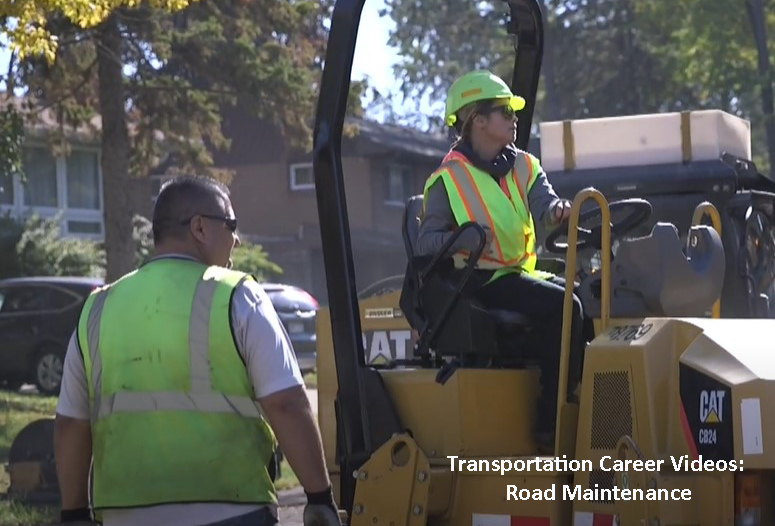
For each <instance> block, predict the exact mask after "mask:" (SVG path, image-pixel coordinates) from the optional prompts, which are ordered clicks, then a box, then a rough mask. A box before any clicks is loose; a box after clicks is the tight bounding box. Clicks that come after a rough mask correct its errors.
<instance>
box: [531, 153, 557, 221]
mask: <svg viewBox="0 0 775 526" xmlns="http://www.w3.org/2000/svg"><path fill="white" fill-rule="evenodd" d="M531 157H532V156H531ZM531 160H532V161H533V166H534V168H535V169H536V170H537V176H536V181H535V182H534V183H533V186H532V187H531V188H530V192H529V193H528V195H527V201H528V206H529V208H530V215H532V216H533V221H535V222H536V223H538V222H542V223H543V224H544V226H545V227H549V226H553V225H554V220H553V219H552V217H551V215H550V214H548V213H547V212H548V211H549V208H550V207H551V206H552V205H553V204H554V202H555V201H557V200H558V199H559V198H560V197H559V196H558V195H557V192H555V191H554V188H553V187H552V184H551V183H550V182H549V179H548V178H547V177H546V173H545V172H544V170H543V168H542V167H541V164H540V163H539V162H538V159H536V158H535V157H533V158H532V159H531Z"/></svg>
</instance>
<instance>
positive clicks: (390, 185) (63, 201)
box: [0, 111, 450, 305]
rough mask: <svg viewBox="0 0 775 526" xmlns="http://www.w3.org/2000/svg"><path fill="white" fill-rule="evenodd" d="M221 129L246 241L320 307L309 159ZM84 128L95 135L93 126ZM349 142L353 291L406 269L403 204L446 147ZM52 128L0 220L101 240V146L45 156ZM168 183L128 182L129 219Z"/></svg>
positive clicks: (83, 136)
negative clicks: (42, 220) (39, 222)
mask: <svg viewBox="0 0 775 526" xmlns="http://www.w3.org/2000/svg"><path fill="white" fill-rule="evenodd" d="M227 117H228V118H227V119H226V120H225V124H224V128H225V129H224V131H225V134H226V136H228V137H230V138H231V140H232V147H231V149H230V150H229V151H228V152H226V153H221V154H217V155H216V156H215V161H216V164H217V165H218V166H221V167H226V168H230V169H231V170H233V172H234V177H233V179H232V181H231V182H230V185H229V186H230V190H231V194H232V202H233V205H234V209H235V212H236V214H237V216H238V218H239V232H240V236H241V238H242V239H243V240H244V241H248V242H251V243H257V244H260V245H262V246H263V248H264V249H265V250H266V251H267V253H268V254H269V257H270V259H271V260H272V261H274V262H276V263H277V264H279V265H280V266H281V267H282V268H283V275H282V276H280V277H279V278H278V280H279V281H282V282H284V283H290V284H294V285H298V286H300V287H302V288H304V289H306V290H308V291H309V292H310V293H312V294H313V295H314V296H315V297H316V298H317V299H318V301H319V302H320V303H321V304H323V305H325V304H326V303H327V284H326V277H325V270H324V264H323V251H322V244H321V236H320V227H319V220H318V212H317V196H316V194H315V188H314V178H313V172H312V157H311V153H309V152H304V151H299V150H294V149H292V148H290V147H289V146H288V145H287V144H286V143H285V141H284V140H283V138H282V135H281V134H280V133H278V132H277V130H276V129H274V128H273V127H272V126H271V125H269V124H268V123H265V122H262V121H257V120H255V119H252V118H250V117H247V116H243V115H240V114H238V113H237V114H231V115H227ZM92 125H93V126H94V127H95V128H96V129H98V127H99V117H97V118H96V119H95V121H94V122H93V123H92ZM347 125H348V127H353V128H354V129H355V130H357V133H356V134H355V135H354V136H351V137H345V138H343V142H342V162H343V168H344V175H345V186H346V193H347V205H348V216H349V220H350V231H351V242H352V248H353V258H354V265H355V278H356V284H357V287H358V290H363V289H364V288H366V287H367V286H369V285H371V284H373V283H375V282H377V281H379V280H381V279H384V278H388V277H391V276H396V275H403V273H404V271H405V268H406V256H405V248H404V244H403V238H402V235H401V222H402V215H403V210H404V206H405V203H406V200H407V199H408V198H409V197H411V196H412V195H417V194H420V193H422V189H423V184H424V182H425V180H426V178H427V177H428V175H429V174H430V173H431V172H432V171H433V170H434V169H435V168H436V167H437V166H438V165H439V163H440V161H441V159H442V158H443V157H444V155H445V154H446V153H447V151H448V149H449V144H450V141H449V139H447V138H444V137H436V136H432V135H429V134H425V133H421V132H419V131H417V130H414V129H411V128H406V127H401V126H394V125H388V124H380V123H376V122H373V121H367V120H358V119H350V120H348V122H347ZM56 129H57V124H56V119H55V118H54V116H53V114H52V113H51V112H50V111H44V112H43V113H42V114H41V115H40V118H39V122H37V123H35V124H34V125H31V126H30V127H29V128H28V130H27V132H26V144H25V149H24V167H25V172H26V174H27V181H26V182H23V181H22V179H21V177H20V176H18V175H13V176H10V177H9V176H6V177H5V178H2V177H0V213H2V212H6V213H10V214H11V215H13V216H15V217H24V216H27V215H30V214H32V213H37V214H39V215H41V216H43V217H53V216H54V215H56V214H58V213H61V214H62V215H61V232H62V234H63V235H72V236H80V237H86V238H91V239H96V240H101V239H103V237H104V219H103V210H104V206H103V200H102V186H103V179H102V174H101V170H100V165H99V140H98V136H96V135H95V134H94V132H93V129H92V128H84V129H80V130H73V131H71V132H68V141H69V144H70V147H71V150H70V151H69V152H68V153H67V154H59V155H58V154H56V153H54V152H52V150H51V148H50V145H49V139H50V134H51V133H52V130H56ZM167 178H168V177H166V176H161V175H151V176H150V177H149V178H148V179H140V180H134V181H133V189H132V192H131V195H130V199H131V202H132V208H133V210H134V211H135V213H138V214H141V215H144V216H146V217H148V218H150V217H151V213H152V209H153V198H154V197H155V195H156V194H157V193H158V190H159V187H160V185H161V184H162V183H163V182H164V180H165V179H167Z"/></svg>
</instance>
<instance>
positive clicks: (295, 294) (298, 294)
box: [266, 288, 318, 311]
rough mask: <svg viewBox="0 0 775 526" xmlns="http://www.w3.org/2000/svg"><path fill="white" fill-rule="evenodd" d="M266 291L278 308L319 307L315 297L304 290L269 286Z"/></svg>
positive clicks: (293, 309) (303, 308)
mask: <svg viewBox="0 0 775 526" xmlns="http://www.w3.org/2000/svg"><path fill="white" fill-rule="evenodd" d="M266 292H267V294H268V295H269V299H271V300H272V304H273V305H274V308H275V309H277V310H284V311H289V310H290V311H295V310H315V309H317V307H318V306H317V303H316V302H315V300H314V298H312V296H310V295H309V294H308V293H306V292H304V291H303V290H297V289H290V288H287V289H272V288H267V289H266Z"/></svg>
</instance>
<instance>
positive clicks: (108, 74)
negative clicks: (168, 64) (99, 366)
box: [97, 14, 135, 282]
mask: <svg viewBox="0 0 775 526" xmlns="http://www.w3.org/2000/svg"><path fill="white" fill-rule="evenodd" d="M97 68H98V74H99V104H100V115H101V116H102V160H101V164H102V177H103V185H102V186H103V205H104V212H103V213H104V219H105V253H106V257H107V272H106V276H105V280H106V282H112V281H115V280H116V279H117V278H120V277H121V276H122V275H123V274H125V273H127V272H129V271H131V270H132V269H133V268H134V266H135V265H134V243H133V241H132V209H131V204H130V203H131V202H130V199H129V194H130V192H129V136H128V133H127V124H126V114H125V113H124V102H125V98H124V84H123V75H122V62H121V34H120V32H119V26H118V20H117V18H116V15H115V14H113V15H111V16H110V17H109V18H108V19H107V20H106V21H105V22H104V23H103V24H102V27H101V28H100V30H99V31H98V33H97Z"/></svg>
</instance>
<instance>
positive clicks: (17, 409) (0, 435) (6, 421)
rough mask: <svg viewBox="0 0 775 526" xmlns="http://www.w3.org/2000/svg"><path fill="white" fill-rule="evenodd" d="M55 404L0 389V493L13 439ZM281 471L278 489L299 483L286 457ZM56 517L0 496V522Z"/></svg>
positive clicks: (35, 525)
mask: <svg viewBox="0 0 775 526" xmlns="http://www.w3.org/2000/svg"><path fill="white" fill-rule="evenodd" d="M307 376H308V377H305V382H306V381H307V380H310V381H314V380H317V377H316V376H315V375H314V374H312V375H307ZM308 385H309V384H308ZM55 407H56V398H55V397H43V396H39V395H35V394H20V393H13V392H10V391H2V390H0V494H5V493H6V491H7V490H8V485H9V480H8V474H7V473H6V470H5V464H6V463H7V462H8V452H9V450H10V449H11V443H12V442H13V439H14V438H15V437H16V435H17V434H18V433H19V431H21V430H22V428H24V426H26V425H27V424H29V423H30V422H32V421H34V420H38V419H40V418H51V417H53V415H54V408H55ZM280 472H281V476H280V478H279V479H278V480H277V482H276V486H277V489H278V490H284V489H291V488H293V487H296V486H298V485H299V481H298V479H297V478H296V475H295V474H294V473H293V470H291V467H290V465H288V462H287V460H285V459H283V461H282V463H281V467H280ZM58 519H59V509H58V507H38V506H27V505H24V504H21V503H19V502H14V501H9V500H5V499H0V526H46V525H50V524H53V523H56V522H58Z"/></svg>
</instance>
